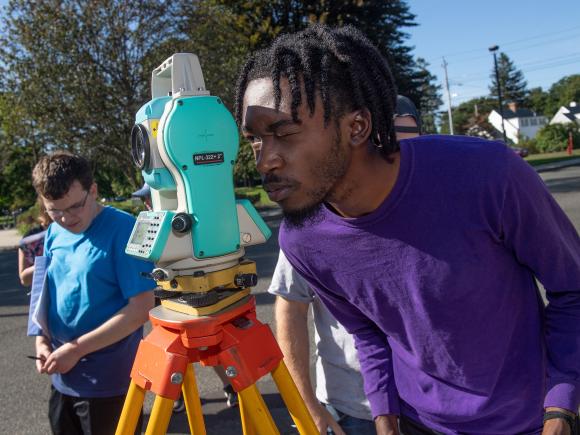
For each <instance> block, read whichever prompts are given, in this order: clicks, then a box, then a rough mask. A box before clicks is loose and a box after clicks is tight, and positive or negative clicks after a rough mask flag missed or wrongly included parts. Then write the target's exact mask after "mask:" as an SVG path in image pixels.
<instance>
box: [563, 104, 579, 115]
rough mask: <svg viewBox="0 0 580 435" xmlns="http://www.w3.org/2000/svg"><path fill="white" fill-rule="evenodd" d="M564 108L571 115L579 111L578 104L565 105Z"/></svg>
mask: <svg viewBox="0 0 580 435" xmlns="http://www.w3.org/2000/svg"><path fill="white" fill-rule="evenodd" d="M566 109H568V111H569V113H571V114H573V115H576V114H578V113H580V106H579V105H578V104H577V105H575V106H566Z"/></svg>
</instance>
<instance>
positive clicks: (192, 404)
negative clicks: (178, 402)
mask: <svg viewBox="0 0 580 435" xmlns="http://www.w3.org/2000/svg"><path fill="white" fill-rule="evenodd" d="M182 391H183V401H184V402H185V409H186V410H187V421H188V422H189V430H190V432H191V435H205V424H204V422H203V413H202V411H201V401H200V400H199V393H198V391H197V381H196V380H195V371H194V369H193V364H188V365H187V369H186V370H185V378H184V380H183V388H182Z"/></svg>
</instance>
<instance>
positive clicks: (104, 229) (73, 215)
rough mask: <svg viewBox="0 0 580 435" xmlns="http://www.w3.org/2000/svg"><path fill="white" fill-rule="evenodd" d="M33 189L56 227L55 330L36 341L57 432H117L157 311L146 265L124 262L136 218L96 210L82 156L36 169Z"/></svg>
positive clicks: (52, 251)
mask: <svg viewBox="0 0 580 435" xmlns="http://www.w3.org/2000/svg"><path fill="white" fill-rule="evenodd" d="M32 178H33V185H34V188H35V189H36V191H37V193H38V195H39V197H40V198H41V200H42V202H43V204H44V206H45V208H46V210H47V212H48V214H49V215H50V217H51V218H52V219H53V220H54V223H53V224H51V225H50V227H49V228H48V231H47V234H46V241H45V254H44V255H45V256H47V257H48V258H49V260H50V265H49V267H48V272H47V283H48V285H47V288H48V292H49V295H50V298H49V299H50V304H49V309H48V329H49V330H48V331H43V335H40V336H37V337H36V356H37V357H38V358H40V359H39V360H38V361H37V370H38V372H39V373H46V374H49V375H51V380H52V390H51V397H50V402H49V419H50V425H51V429H52V431H53V433H55V434H75V433H85V434H86V433H99V434H108V433H114V431H115V428H116V425H117V421H118V418H119V415H120V412H121V409H122V407H123V402H124V398H125V394H126V392H127V388H128V385H129V380H130V379H129V374H130V371H131V367H132V365H133V359H134V356H135V353H136V351H137V346H138V344H139V340H140V339H141V337H142V325H143V323H145V322H146V321H147V318H148V312H149V310H150V309H151V308H152V307H153V305H154V297H153V292H152V291H151V290H152V289H153V287H154V282H153V281H151V280H148V279H146V278H143V277H142V275H141V273H142V272H150V271H151V265H150V264H149V263H146V262H143V261H140V260H137V259H134V258H132V257H129V256H128V255H126V254H125V245H126V243H127V240H128V239H129V236H130V234H131V230H132V228H133V224H134V222H135V219H134V218H133V217H132V216H131V215H129V214H127V213H125V212H122V211H119V210H117V209H115V208H112V207H103V206H102V205H101V204H99V203H98V202H97V185H96V184H95V182H94V180H93V176H92V173H91V168H90V165H89V163H88V162H87V161H86V160H85V159H84V158H82V157H80V156H76V155H73V154H70V153H65V152H58V153H54V154H52V155H48V156H45V157H43V158H42V159H41V160H40V161H39V162H38V164H37V165H36V166H35V168H34V170H33V173H32Z"/></svg>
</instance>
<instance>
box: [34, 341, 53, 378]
mask: <svg viewBox="0 0 580 435" xmlns="http://www.w3.org/2000/svg"><path fill="white" fill-rule="evenodd" d="M35 348H36V356H37V357H38V358H41V359H39V360H36V371H37V372H38V373H46V372H45V371H43V370H42V367H43V366H44V363H45V362H46V360H47V359H48V357H49V356H50V354H51V353H52V346H51V345H50V341H49V340H48V338H46V337H45V336H44V335H39V336H37V337H36V341H35Z"/></svg>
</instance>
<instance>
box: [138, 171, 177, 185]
mask: <svg viewBox="0 0 580 435" xmlns="http://www.w3.org/2000/svg"><path fill="white" fill-rule="evenodd" d="M141 174H142V175H143V181H145V183H147V184H148V185H149V186H150V187H151V188H153V189H156V190H175V189H176V188H177V187H176V186H175V181H174V180H173V177H172V175H171V172H169V170H168V169H167V168H155V169H151V170H149V171H141Z"/></svg>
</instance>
